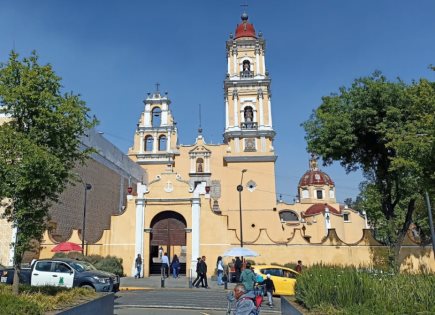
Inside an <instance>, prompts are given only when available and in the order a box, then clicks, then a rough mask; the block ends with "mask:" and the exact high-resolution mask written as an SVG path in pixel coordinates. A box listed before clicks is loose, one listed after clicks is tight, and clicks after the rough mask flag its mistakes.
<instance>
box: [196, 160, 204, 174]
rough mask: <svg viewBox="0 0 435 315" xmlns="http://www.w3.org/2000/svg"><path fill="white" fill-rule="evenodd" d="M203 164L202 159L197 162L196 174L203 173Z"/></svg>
mask: <svg viewBox="0 0 435 315" xmlns="http://www.w3.org/2000/svg"><path fill="white" fill-rule="evenodd" d="M202 164H203V160H202V159H198V160H197V161H196V172H197V173H202V172H203V167H202Z"/></svg>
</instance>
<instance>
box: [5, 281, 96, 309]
mask: <svg viewBox="0 0 435 315" xmlns="http://www.w3.org/2000/svg"><path fill="white" fill-rule="evenodd" d="M96 296H97V293H95V292H94V291H92V290H88V289H83V288H73V289H67V288H60V287H53V286H42V287H31V286H29V285H23V286H20V294H19V295H18V296H14V295H12V287H11V286H8V285H0V314H1V315H3V314H4V315H6V314H7V315H15V314H17V315H18V314H19V315H21V314H29V315H39V314H41V315H42V314H44V313H45V312H47V311H54V310H60V309H64V308H67V307H71V306H74V305H77V304H80V303H81V302H83V301H87V300H91V299H93V298H95V297H96Z"/></svg>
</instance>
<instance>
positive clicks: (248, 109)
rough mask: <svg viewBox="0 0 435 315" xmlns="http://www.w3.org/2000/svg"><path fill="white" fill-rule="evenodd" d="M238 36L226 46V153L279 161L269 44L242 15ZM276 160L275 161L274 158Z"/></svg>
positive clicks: (231, 38) (233, 36)
mask: <svg viewBox="0 0 435 315" xmlns="http://www.w3.org/2000/svg"><path fill="white" fill-rule="evenodd" d="M241 18H242V22H241V23H240V24H238V25H237V28H236V32H235V35H232V34H231V35H230V38H229V40H228V41H227V42H226V50H227V63H228V68H227V75H226V79H225V81H224V91H225V132H224V142H225V143H226V144H227V145H228V146H227V149H226V152H227V154H228V155H231V156H258V157H259V156H264V157H266V156H267V157H269V158H268V159H266V160H270V161H271V160H273V161H275V159H276V157H275V154H274V148H273V138H274V136H275V131H274V130H273V126H272V108H271V93H270V78H269V74H268V72H267V70H266V63H265V47H266V42H265V40H264V39H263V36H262V34H261V32H260V33H259V34H258V36H257V34H256V32H255V29H254V25H253V24H251V23H249V21H248V15H247V14H246V13H243V14H242V17H241ZM272 157H273V158H272Z"/></svg>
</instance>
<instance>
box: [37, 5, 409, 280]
mask: <svg viewBox="0 0 435 315" xmlns="http://www.w3.org/2000/svg"><path fill="white" fill-rule="evenodd" d="M225 48H226V53H227V54H226V55H227V68H226V69H222V71H226V78H225V80H224V82H223V83H224V102H223V104H222V105H223V106H222V110H223V111H225V131H224V134H223V142H222V143H221V144H209V143H207V139H205V138H204V136H203V135H202V130H201V129H199V130H198V135H197V137H196V139H195V141H194V143H193V144H191V145H179V144H178V143H179V142H178V126H177V125H176V124H175V120H174V117H173V115H172V111H171V106H173V103H172V102H171V100H170V98H169V96H168V94H167V93H163V94H162V93H161V92H160V91H159V89H158V88H157V89H156V90H155V91H154V92H152V93H148V95H147V96H146V98H145V100H144V107H143V111H142V113H138V115H139V114H140V119H139V123H138V124H137V128H136V131H135V134H134V143H133V146H132V147H131V148H130V149H129V151H128V156H129V157H130V158H131V160H133V161H134V162H135V163H137V164H138V165H139V166H141V167H142V168H143V169H144V170H145V171H146V173H147V177H148V181H142V182H138V183H137V186H136V187H135V188H134V189H133V190H132V191H130V194H129V195H128V196H127V202H126V209H125V211H124V212H122V214H119V215H117V216H111V219H110V228H109V229H107V230H105V231H104V232H103V234H102V236H101V238H100V239H99V240H98V241H95V242H93V243H92V242H90V243H88V253H89V254H100V255H114V256H119V257H121V258H123V261H124V271H125V273H126V274H127V275H134V259H135V257H136V256H137V254H141V256H142V257H143V259H144V270H143V273H144V275H145V276H148V275H150V274H156V273H159V272H160V269H159V268H160V259H159V248H160V247H163V250H164V251H165V252H167V253H168V255H169V257H170V258H171V257H172V256H173V255H174V254H176V255H178V257H180V261H181V263H182V272H186V271H187V272H188V270H195V263H196V260H197V257H200V256H203V255H205V256H206V257H207V258H208V260H209V261H210V265H211V267H212V266H213V264H214V262H215V261H216V258H217V256H220V255H222V254H223V253H224V252H225V251H227V250H229V249H231V248H233V247H238V246H244V247H247V248H249V249H252V250H254V251H256V252H257V253H259V255H260V256H258V257H255V258H252V259H253V260H255V262H256V263H273V262H274V263H280V264H285V263H289V262H296V261H297V260H302V261H303V262H304V264H307V265H310V264H313V263H318V262H324V263H331V264H353V265H363V264H365V265H369V264H371V263H372V261H373V256H374V255H375V254H374V252H373V250H372V249H373V247H376V246H378V247H379V246H382V245H381V244H379V243H378V242H377V241H375V240H374V238H373V237H372V236H371V230H370V227H369V225H368V222H367V217H366V215H365V214H364V213H359V212H357V211H354V210H352V209H349V208H347V207H346V206H344V205H340V204H339V203H338V202H337V200H336V195H337V192H336V188H335V183H334V181H333V179H331V178H330V177H329V176H328V175H327V174H326V173H325V172H323V171H322V170H321V169H320V168H319V166H318V164H317V160H316V158H315V157H314V156H312V157H311V159H310V160H309V161H307V165H308V167H307V170H301V178H300V181H299V185H298V192H297V195H298V198H297V199H296V200H295V202H294V203H293V204H287V203H284V202H282V201H277V200H276V188H275V162H276V160H277V157H278V156H277V152H276V151H275V148H274V143H273V141H274V137H275V135H276V132H279V130H275V129H274V126H273V120H272V116H273V114H272V113H273V110H274V107H273V102H272V97H271V78H270V76H269V73H268V71H267V67H266V55H265V48H266V40H265V38H264V37H263V35H262V34H261V33H257V32H256V31H255V29H254V25H253V24H252V23H251V22H250V21H249V19H248V15H247V14H246V13H244V14H243V15H242V16H241V22H240V23H239V24H238V25H237V27H236V30H235V33H234V35H230V37H229V39H228V40H227V41H226V43H225ZM174 103H175V105H174V106H176V100H174ZM275 114H276V113H275ZM278 114H279V113H278ZM280 158H281V159H284V160H285V159H286V157H285V156H280ZM289 193H293V192H289ZM70 240H71V241H76V242H77V243H80V239H79V236H78V234H77V236H76V234H74V237H72V238H71V239H70ZM410 244H411V243H410ZM55 245H56V244H55V242H52V241H51V240H50V238H48V237H47V238H46V242H45V243H43V244H42V250H41V253H40V256H41V257H47V256H51V255H52V253H51V252H50V250H51V248H53V246H55ZM411 245H412V244H411ZM414 245H415V244H414ZM415 247H417V245H415ZM225 259H226V260H227V262H228V261H229V260H230V259H231V258H230V257H228V258H225ZM210 269H211V270H213V268H210Z"/></svg>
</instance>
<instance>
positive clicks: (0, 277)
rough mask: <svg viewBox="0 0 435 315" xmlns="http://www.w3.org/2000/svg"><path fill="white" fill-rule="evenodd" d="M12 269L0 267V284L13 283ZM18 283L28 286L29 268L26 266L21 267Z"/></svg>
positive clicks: (13, 272)
mask: <svg viewBox="0 0 435 315" xmlns="http://www.w3.org/2000/svg"><path fill="white" fill-rule="evenodd" d="M14 274H15V270H14V267H5V266H2V265H0V283H6V284H12V283H13V282H14ZM20 283H27V284H30V268H29V266H28V265H26V266H22V267H21V272H20Z"/></svg>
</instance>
